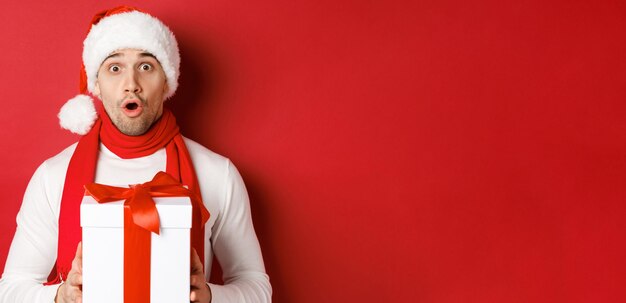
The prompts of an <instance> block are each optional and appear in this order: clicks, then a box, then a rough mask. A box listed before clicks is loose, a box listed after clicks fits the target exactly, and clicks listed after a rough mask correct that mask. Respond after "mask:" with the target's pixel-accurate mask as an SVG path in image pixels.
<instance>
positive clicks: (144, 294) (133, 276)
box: [85, 171, 209, 303]
mask: <svg viewBox="0 0 626 303" xmlns="http://www.w3.org/2000/svg"><path fill="white" fill-rule="evenodd" d="M85 189H86V194H88V195H90V196H92V197H93V198H94V199H95V200H96V201H98V203H108V202H114V201H119V200H125V201H124V302H127V303H150V255H151V252H150V246H151V237H152V236H151V234H150V233H151V232H153V233H155V234H159V213H158V212H157V208H156V205H155V204H154V201H153V200H152V198H153V197H181V196H186V197H189V198H190V199H191V204H192V207H193V208H197V207H199V208H200V211H201V216H202V218H201V220H202V224H203V225H204V224H205V223H206V222H207V221H208V220H209V211H208V210H207V209H206V207H205V206H204V203H202V201H201V199H200V197H198V195H197V194H196V193H194V192H193V191H191V190H189V189H187V188H185V187H183V185H182V184H181V183H180V182H178V181H177V180H176V179H174V178H173V177H172V176H170V175H169V174H167V173H165V172H162V171H161V172H158V173H157V174H156V175H155V176H154V178H153V179H152V181H149V182H146V183H143V184H136V185H131V186H130V188H127V187H116V186H110V185H103V184H98V183H91V184H87V185H85Z"/></svg>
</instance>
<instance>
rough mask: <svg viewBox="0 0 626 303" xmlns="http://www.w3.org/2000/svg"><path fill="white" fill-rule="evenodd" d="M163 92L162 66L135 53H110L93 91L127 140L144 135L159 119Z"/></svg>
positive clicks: (163, 76)
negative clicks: (126, 136)
mask: <svg viewBox="0 0 626 303" xmlns="http://www.w3.org/2000/svg"><path fill="white" fill-rule="evenodd" d="M166 91H167V81H166V78H165V73H164V72H163V68H162V67H161V64H160V63H159V61H158V60H157V59H156V58H155V57H154V56H153V55H151V54H149V53H146V52H144V51H142V50H138V49H120V50H117V51H114V52H113V53H111V55H109V57H107V58H106V60H104V62H102V65H100V69H99V70H98V78H97V80H96V86H95V88H94V94H95V95H96V96H98V97H99V98H100V100H102V103H103V104H104V109H105V110H106V112H107V114H108V115H109V117H110V118H111V121H112V122H113V124H114V125H115V126H116V127H117V129H119V130H120V131H121V132H122V133H124V134H126V135H130V136H138V135H142V134H144V133H145V132H146V131H148V129H149V128H150V126H151V125H152V124H153V123H154V122H155V121H156V120H157V119H159V118H160V117H161V114H162V113H163V101H164V100H163V99H164V98H163V97H164V95H165V92H166Z"/></svg>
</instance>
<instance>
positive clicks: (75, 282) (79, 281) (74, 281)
mask: <svg viewBox="0 0 626 303" xmlns="http://www.w3.org/2000/svg"><path fill="white" fill-rule="evenodd" d="M67 283H69V285H70V286H72V287H78V286H80V285H83V275H81V274H72V275H70V276H69V277H68V279H67Z"/></svg>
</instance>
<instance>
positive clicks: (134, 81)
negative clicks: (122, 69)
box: [124, 69, 141, 94]
mask: <svg viewBox="0 0 626 303" xmlns="http://www.w3.org/2000/svg"><path fill="white" fill-rule="evenodd" d="M138 77H139V75H138V73H137V71H135V70H133V69H131V70H129V71H128V72H127V73H126V77H125V79H124V92H126V93H134V94H137V93H139V92H141V85H139V79H138Z"/></svg>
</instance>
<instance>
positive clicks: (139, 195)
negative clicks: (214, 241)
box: [85, 171, 209, 234]
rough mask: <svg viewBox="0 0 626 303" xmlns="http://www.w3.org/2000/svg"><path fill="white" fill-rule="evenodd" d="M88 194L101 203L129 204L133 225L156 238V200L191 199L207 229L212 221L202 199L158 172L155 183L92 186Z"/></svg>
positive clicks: (157, 214)
mask: <svg viewBox="0 0 626 303" xmlns="http://www.w3.org/2000/svg"><path fill="white" fill-rule="evenodd" d="M85 190H86V192H87V194H88V195H90V196H92V197H93V198H94V199H95V200H96V201H97V202H98V203H108V202H113V201H119V200H125V201H124V205H128V206H129V207H130V209H131V213H132V219H133V223H134V224H135V225H137V226H140V227H141V228H143V229H145V230H148V231H150V232H153V233H155V234H159V213H158V212H157V209H156V206H155V204H154V200H153V199H152V198H153V197H181V196H186V197H189V198H190V199H191V202H192V206H193V207H194V208H196V207H199V208H200V211H201V214H202V221H201V222H202V224H203V225H204V224H205V223H206V222H207V221H208V219H209V211H208V210H207V209H206V207H205V206H204V203H202V201H201V199H200V197H198V195H197V194H195V193H194V192H193V191H191V190H189V189H187V188H185V187H184V186H183V185H182V184H181V183H180V182H178V181H177V180H176V179H174V177H172V176H170V175H169V174H167V173H166V172H162V171H160V172H158V173H157V174H156V175H155V176H154V178H152V180H151V181H148V182H146V183H142V184H133V185H130V187H129V188H125V187H117V186H110V185H104V184H98V183H91V184H87V185H85Z"/></svg>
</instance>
